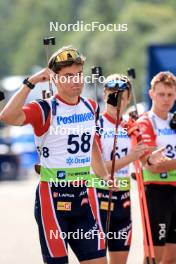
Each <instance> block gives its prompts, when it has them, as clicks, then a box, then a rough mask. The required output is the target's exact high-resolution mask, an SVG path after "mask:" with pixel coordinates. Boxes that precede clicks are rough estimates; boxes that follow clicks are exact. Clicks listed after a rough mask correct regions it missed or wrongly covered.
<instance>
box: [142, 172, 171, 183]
mask: <svg viewBox="0 0 176 264" xmlns="http://www.w3.org/2000/svg"><path fill="white" fill-rule="evenodd" d="M143 178H144V183H163V184H173V183H176V170H173V171H169V172H163V173H152V172H150V171H148V170H143Z"/></svg>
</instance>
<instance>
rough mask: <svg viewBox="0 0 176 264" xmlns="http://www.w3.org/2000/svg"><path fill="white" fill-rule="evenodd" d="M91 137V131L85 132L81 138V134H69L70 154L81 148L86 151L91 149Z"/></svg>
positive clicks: (68, 149)
mask: <svg viewBox="0 0 176 264" xmlns="http://www.w3.org/2000/svg"><path fill="white" fill-rule="evenodd" d="M90 139H91V135H90V134H89V133H83V134H82V136H81V138H80V136H79V135H74V134H71V135H69V136H68V142H67V144H68V146H69V147H68V148H67V151H68V152H69V153H70V154H76V153H78V151H79V150H80V149H81V151H82V152H84V153H86V152H88V151H89V150H90ZM80 141H81V142H80Z"/></svg>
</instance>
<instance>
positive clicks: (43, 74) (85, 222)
mask: <svg viewBox="0 0 176 264" xmlns="http://www.w3.org/2000/svg"><path fill="white" fill-rule="evenodd" d="M83 64H84V58H83V57H82V56H80V55H79V53H78V51H77V50H76V49H74V48H72V47H63V48H61V49H59V50H58V51H57V52H56V53H54V54H53V55H52V57H51V58H50V60H49V65H48V67H49V68H46V69H43V70H42V71H40V72H38V73H36V74H35V75H33V76H31V77H30V78H28V79H26V80H25V81H24V85H23V86H22V88H21V89H20V90H19V91H18V92H17V94H15V95H14V96H13V97H12V99H11V100H10V102H9V103H8V104H7V106H6V107H5V108H4V110H3V112H2V113H1V115H0V119H1V120H2V121H4V122H6V123H8V124H12V125H26V124H31V125H32V126H33V128H34V135H35V143H36V147H37V149H38V151H39V153H40V183H39V185H38V187H37V190H36V201H35V218H36V221H37V224H38V229H39V237H40V244H41V251H42V256H43V261H44V263H47V264H61V263H68V247H67V245H68V243H69V245H70V246H71V248H72V250H73V252H74V253H75V254H76V256H77V258H78V260H79V262H80V263H82V262H86V263H90V264H91V263H100V264H105V263H107V262H106V256H105V255H106V252H105V243H104V239H103V238H102V237H100V236H99V235H98V234H99V233H100V232H101V231H102V227H101V222H100V218H99V214H98V212H99V209H98V201H97V197H96V192H95V191H94V189H93V188H90V192H91V198H90V200H89V197H88V192H89V189H88V191H87V185H86V181H87V180H89V177H90V164H91V162H92V166H93V168H94V170H95V171H96V172H97V173H98V175H101V176H102V177H103V178H104V179H106V180H107V179H109V178H108V177H109V175H108V171H107V169H106V167H105V165H104V163H103V161H102V159H101V153H100V151H99V148H98V146H97V143H96V140H95V139H94V134H95V133H94V132H95V119H96V116H97V114H96V111H97V105H96V103H95V102H94V101H90V100H88V99H86V98H84V97H81V96H80V94H81V91H82V88H83V81H82V79H81V77H82V71H83ZM55 74H58V76H59V77H61V76H62V77H64V78H65V80H66V82H62V81H61V80H60V79H59V78H58V82H56V78H55ZM51 76H52V78H53V80H54V81H55V84H56V88H57V91H58V93H57V94H56V95H55V96H52V97H51V98H48V99H46V100H37V101H34V102H31V103H29V104H27V105H25V106H24V102H25V100H26V98H27V96H28V94H29V93H30V91H31V89H32V88H34V85H35V84H36V83H38V82H43V81H48V80H49V78H51ZM75 76H77V77H79V82H78V81H77V82H75V81H74V77H75Z"/></svg>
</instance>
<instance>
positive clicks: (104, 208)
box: [100, 202, 114, 211]
mask: <svg viewBox="0 0 176 264" xmlns="http://www.w3.org/2000/svg"><path fill="white" fill-rule="evenodd" d="M100 209H101V210H106V211H107V210H108V202H101V203H100ZM111 211H114V203H111Z"/></svg>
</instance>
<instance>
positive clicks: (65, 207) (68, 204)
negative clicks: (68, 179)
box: [57, 202, 71, 211]
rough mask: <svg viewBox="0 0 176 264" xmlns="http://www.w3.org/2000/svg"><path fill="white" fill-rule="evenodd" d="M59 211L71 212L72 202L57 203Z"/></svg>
mask: <svg viewBox="0 0 176 264" xmlns="http://www.w3.org/2000/svg"><path fill="white" fill-rule="evenodd" d="M57 210H58V211H71V202H57Z"/></svg>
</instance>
